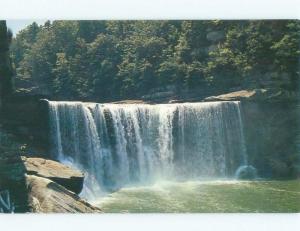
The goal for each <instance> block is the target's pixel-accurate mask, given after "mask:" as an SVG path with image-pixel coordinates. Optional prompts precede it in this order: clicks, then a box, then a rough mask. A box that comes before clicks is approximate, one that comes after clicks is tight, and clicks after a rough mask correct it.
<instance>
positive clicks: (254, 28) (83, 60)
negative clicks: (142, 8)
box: [11, 20, 300, 101]
mask: <svg viewBox="0 0 300 231" xmlns="http://www.w3.org/2000/svg"><path fill="white" fill-rule="evenodd" d="M299 41H300V24H299V21H296V20H276V21H271V20H267V21H219V20H214V21H53V22H50V21H47V22H46V23H45V24H44V25H38V24H36V23H32V24H31V25H29V26H28V27H27V28H25V29H23V30H22V31H20V32H19V33H18V34H17V35H16V37H15V38H14V39H13V42H12V45H11V55H12V59H13V63H14V68H15V73H16V77H15V88H16V90H17V91H19V92H23V93H30V94H44V95H47V96H52V97H54V98H57V99H70V100H71V99H82V100H88V99H93V100H103V101H107V100H116V99H125V98H126V99H128V98H139V97H141V96H143V95H146V94H148V93H151V92H152V91H153V90H155V89H158V88H159V89H165V88H166V89H167V88H170V87H171V88H172V89H175V90H176V92H179V93H180V92H182V91H191V90H194V91H203V89H220V88H222V89H224V88H227V89H232V88H237V89H238V88H274V87H275V88H281V89H287V90H292V91H293V90H295V88H296V87H297V84H296V83H297V81H298V79H299V55H300V49H299Z"/></svg>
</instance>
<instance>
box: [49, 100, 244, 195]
mask: <svg viewBox="0 0 300 231" xmlns="http://www.w3.org/2000/svg"><path fill="white" fill-rule="evenodd" d="M49 111H50V128H51V129H50V130H51V142H52V154H53V157H54V158H56V159H58V160H59V161H61V162H65V163H69V164H71V165H73V166H75V167H77V168H79V169H80V170H82V171H84V172H85V174H86V179H85V184H84V189H83V192H82V196H83V197H85V198H87V199H90V200H93V199H95V198H97V197H101V196H102V195H103V194H104V193H105V192H112V191H115V190H117V189H120V188H123V187H126V186H130V185H149V184H152V183H155V182H156V181H161V180H168V181H188V180H193V179H203V178H205V179H207V178H210V179H218V178H232V177H234V173H235V171H236V170H237V169H238V167H239V166H241V165H245V164H247V154H246V148H245V141H244V134H243V123H242V115H241V109H240V102H237V101H232V102H205V103H182V104H156V105H148V104H98V103H83V102H56V101H49Z"/></svg>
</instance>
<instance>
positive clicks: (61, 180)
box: [21, 156, 84, 194]
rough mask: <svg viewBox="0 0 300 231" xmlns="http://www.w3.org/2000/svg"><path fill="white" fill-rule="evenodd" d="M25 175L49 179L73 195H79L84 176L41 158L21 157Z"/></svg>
mask: <svg viewBox="0 0 300 231" xmlns="http://www.w3.org/2000/svg"><path fill="white" fill-rule="evenodd" d="M21 158H22V161H23V163H24V166H25V173H26V174H27V175H36V176H40V177H44V178H47V179H50V180H52V181H54V182H56V183H58V184H60V185H62V186H64V187H65V188H67V189H68V190H70V191H72V192H74V193H77V194H78V193H80V192H81V190H82V187H83V180H84V175H83V173H81V172H80V171H78V170H76V169H73V168H70V167H68V166H66V165H64V164H61V163H59V162H56V161H53V160H46V159H43V158H27V157H24V156H22V157H21Z"/></svg>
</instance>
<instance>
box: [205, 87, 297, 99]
mask: <svg viewBox="0 0 300 231" xmlns="http://www.w3.org/2000/svg"><path fill="white" fill-rule="evenodd" d="M232 100H238V101H257V102H261V101H264V102H273V101H283V100H290V101H295V100H297V95H296V93H295V92H289V91H283V90H281V91H275V90H272V89H268V90H267V89H253V90H241V91H234V92H230V93H226V94H222V95H217V96H210V97H207V98H205V99H204V100H203V101H232Z"/></svg>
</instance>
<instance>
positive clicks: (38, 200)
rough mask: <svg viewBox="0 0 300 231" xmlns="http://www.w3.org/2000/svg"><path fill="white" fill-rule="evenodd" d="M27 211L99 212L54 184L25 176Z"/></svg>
mask: <svg viewBox="0 0 300 231" xmlns="http://www.w3.org/2000/svg"><path fill="white" fill-rule="evenodd" d="M25 179H26V186H27V192H28V194H27V195H28V201H29V211H30V212H35V213H99V212H101V210H100V209H99V208H97V207H94V206H92V205H90V204H89V203H87V202H86V201H84V200H83V199H81V198H80V197H79V196H78V195H76V194H75V193H73V192H71V191H69V190H67V189H66V188H65V187H63V186H61V185H59V184H57V183H56V182H54V181H52V180H50V179H46V178H43V177H38V176H34V175H26V176H25Z"/></svg>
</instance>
